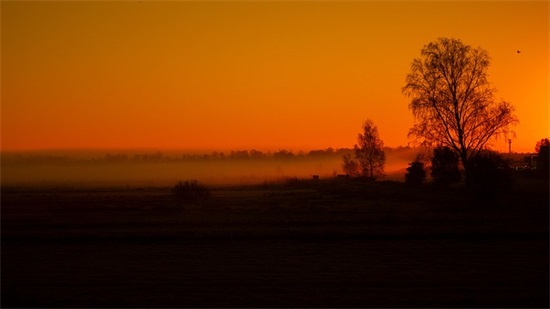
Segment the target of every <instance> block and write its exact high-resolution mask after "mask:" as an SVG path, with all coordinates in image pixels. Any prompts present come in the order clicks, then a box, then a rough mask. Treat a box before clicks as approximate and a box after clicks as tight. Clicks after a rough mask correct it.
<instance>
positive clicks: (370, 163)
mask: <svg viewBox="0 0 550 309" xmlns="http://www.w3.org/2000/svg"><path fill="white" fill-rule="evenodd" d="M357 143H358V144H357V145H355V147H354V149H355V158H356V159H357V161H358V162H359V166H360V170H361V175H362V176H364V177H368V178H370V179H372V180H374V179H376V178H378V177H381V176H383V175H384V164H385V163H386V155H385V153H384V142H383V141H382V140H381V139H380V136H379V135H378V128H377V127H376V126H375V125H374V123H373V122H372V121H371V120H367V121H365V122H364V123H363V133H362V134H359V136H358V137H357Z"/></svg>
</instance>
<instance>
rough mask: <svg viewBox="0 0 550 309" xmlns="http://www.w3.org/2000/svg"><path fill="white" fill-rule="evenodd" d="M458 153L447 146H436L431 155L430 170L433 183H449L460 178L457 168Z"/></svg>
mask: <svg viewBox="0 0 550 309" xmlns="http://www.w3.org/2000/svg"><path fill="white" fill-rule="evenodd" d="M458 160H459V158H458V155H457V154H456V152H454V151H453V150H452V149H451V148H449V147H447V146H439V147H436V148H435V149H434V151H433V157H432V172H431V175H432V177H433V181H434V183H436V184H438V185H444V186H446V185H449V184H451V183H455V182H459V181H460V179H461V175H460V170H459V169H458Z"/></svg>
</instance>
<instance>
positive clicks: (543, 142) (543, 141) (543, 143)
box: [535, 138, 550, 154]
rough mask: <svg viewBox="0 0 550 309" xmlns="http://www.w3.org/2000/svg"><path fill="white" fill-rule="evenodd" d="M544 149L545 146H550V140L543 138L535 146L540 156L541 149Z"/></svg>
mask: <svg viewBox="0 0 550 309" xmlns="http://www.w3.org/2000/svg"><path fill="white" fill-rule="evenodd" d="M541 146H542V147H544V146H550V139H548V138H543V139H541V140H540V141H538V142H537V144H536V145H535V152H536V153H537V154H540V148H541Z"/></svg>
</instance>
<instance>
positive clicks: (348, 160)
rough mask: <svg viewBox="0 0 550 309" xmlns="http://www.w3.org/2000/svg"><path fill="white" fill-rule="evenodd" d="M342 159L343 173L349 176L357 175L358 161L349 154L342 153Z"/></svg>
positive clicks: (358, 171)
mask: <svg viewBox="0 0 550 309" xmlns="http://www.w3.org/2000/svg"><path fill="white" fill-rule="evenodd" d="M343 160H344V162H343V163H342V169H343V170H344V173H346V174H347V175H348V176H350V177H359V175H360V174H361V173H360V169H359V163H357V161H355V160H354V159H353V158H352V157H351V155H349V154H347V155H344V157H343Z"/></svg>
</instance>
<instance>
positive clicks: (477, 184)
mask: <svg viewBox="0 0 550 309" xmlns="http://www.w3.org/2000/svg"><path fill="white" fill-rule="evenodd" d="M468 164H469V165H470V171H469V173H468V177H467V178H466V182H467V184H468V187H469V188H470V189H472V190H473V191H474V192H475V193H476V194H477V195H478V196H480V197H483V198H493V197H495V196H496V195H497V193H498V192H506V191H507V190H509V189H510V188H511V187H512V173H511V168H510V164H509V162H508V161H507V160H505V159H503V158H502V157H501V156H500V155H499V154H498V153H496V152H494V151H483V152H480V153H479V154H478V155H477V156H475V157H473V158H472V159H470V161H469V163H468Z"/></svg>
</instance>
